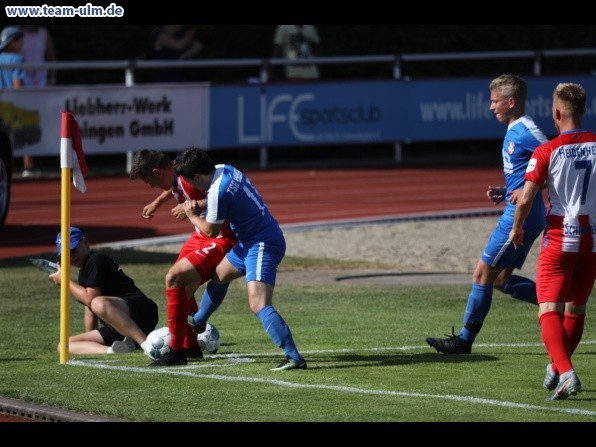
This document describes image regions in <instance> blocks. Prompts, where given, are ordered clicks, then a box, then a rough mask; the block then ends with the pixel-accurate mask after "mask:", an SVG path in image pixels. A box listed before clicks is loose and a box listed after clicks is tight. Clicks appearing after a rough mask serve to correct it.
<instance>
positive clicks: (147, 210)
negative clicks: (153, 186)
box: [142, 188, 173, 219]
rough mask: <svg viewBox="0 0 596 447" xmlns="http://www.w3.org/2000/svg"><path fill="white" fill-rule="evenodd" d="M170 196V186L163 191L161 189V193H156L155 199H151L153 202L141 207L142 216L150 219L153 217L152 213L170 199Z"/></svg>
mask: <svg viewBox="0 0 596 447" xmlns="http://www.w3.org/2000/svg"><path fill="white" fill-rule="evenodd" d="M170 197H173V196H172V189H171V188H170V189H167V190H165V191H162V193H161V194H160V195H158V196H157V197H156V198H155V200H153V202H151V203H149V204H147V205H145V206H144V207H143V213H142V216H143V218H145V219H151V218H152V217H153V214H155V212H156V211H157V210H158V209H159V207H160V206H162V205H163V204H164V203H165V202H167V201H168V200H170Z"/></svg>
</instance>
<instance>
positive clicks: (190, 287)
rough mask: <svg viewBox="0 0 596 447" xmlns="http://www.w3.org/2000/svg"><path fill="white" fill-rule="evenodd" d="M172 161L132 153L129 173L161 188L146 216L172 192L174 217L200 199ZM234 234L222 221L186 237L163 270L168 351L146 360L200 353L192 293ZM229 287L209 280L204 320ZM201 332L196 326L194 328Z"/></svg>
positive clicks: (179, 361)
mask: <svg viewBox="0 0 596 447" xmlns="http://www.w3.org/2000/svg"><path fill="white" fill-rule="evenodd" d="M173 166H174V161H173V160H172V159H171V158H169V157H168V156H167V155H165V154H163V153H161V152H158V151H154V150H149V149H143V150H141V151H139V152H137V153H135V155H134V157H133V162H132V167H131V171H130V178H131V179H132V180H135V179H137V178H138V179H141V180H142V181H143V182H145V183H146V184H147V185H149V186H151V187H152V188H160V189H163V190H164V191H163V192H162V193H161V194H160V195H159V196H158V197H157V198H156V199H155V200H154V201H153V202H151V203H150V204H148V205H146V206H145V207H144V208H143V217H144V218H147V219H150V218H151V217H152V216H153V213H155V211H156V210H157V209H158V208H159V207H160V206H161V205H162V204H163V203H165V202H166V201H167V200H169V199H170V198H171V197H172V195H173V196H174V197H175V199H176V200H177V202H178V205H177V206H175V207H174V208H173V209H172V210H171V212H172V215H173V216H174V217H176V218H177V219H180V220H183V219H185V218H186V213H185V211H184V207H183V203H184V202H185V201H187V200H199V201H201V200H204V199H205V192H204V191H201V190H199V189H197V188H195V187H194V186H192V185H190V184H189V183H188V182H187V181H186V180H185V179H184V178H182V177H178V176H176V175H175V174H174V169H173ZM236 242H237V240H236V236H235V235H234V233H233V232H232V231H231V229H230V226H229V224H228V223H226V224H225V225H224V226H223V227H222V229H221V232H220V233H219V235H218V236H217V237H215V238H209V237H207V236H205V235H204V234H203V233H201V231H200V230H199V229H198V228H196V227H195V231H194V232H193V234H192V235H191V236H190V237H189V238H188V240H187V241H186V242H185V243H184V245H183V246H182V248H181V249H180V253H179V254H178V259H176V262H175V263H174V265H173V266H172V267H171V268H170V270H169V271H168V273H167V274H166V297H167V307H166V311H167V312H166V314H167V317H168V328H169V329H170V334H171V339H170V351H169V352H168V353H167V354H166V355H165V356H163V357H161V358H159V359H157V360H154V361H153V362H152V363H151V364H150V366H171V365H185V364H186V363H187V359H189V358H191V359H200V358H202V357H203V354H202V352H201V349H200V348H199V346H198V342H197V334H196V333H195V331H193V327H192V326H191V325H190V324H189V323H188V320H187V319H188V315H189V314H191V315H192V314H194V313H195V312H197V310H198V306H197V302H196V300H195V297H194V293H195V291H196V290H197V289H198V288H199V286H200V285H201V284H203V283H205V282H207V281H209V279H210V278H211V276H212V274H213V271H214V270H215V267H216V266H217V264H219V261H221V260H222V259H223V257H224V256H225V254H226V253H227V252H228V251H229V250H230V249H231V248H232V247H233V246H234V245H235V244H236ZM227 290H228V285H227V284H218V283H217V282H215V281H209V283H208V284H207V287H206V288H205V291H204V293H203V298H202V299H201V310H202V311H204V312H203V314H204V322H203V323H204V324H206V322H207V318H209V316H210V315H211V314H212V313H213V312H214V311H215V309H217V307H219V305H220V304H221V302H222V301H223V299H224V297H225V295H226V292H227ZM197 331H199V332H200V329H197Z"/></svg>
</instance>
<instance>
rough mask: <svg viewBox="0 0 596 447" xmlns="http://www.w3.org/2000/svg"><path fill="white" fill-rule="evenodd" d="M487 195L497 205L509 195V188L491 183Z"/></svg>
mask: <svg viewBox="0 0 596 447" xmlns="http://www.w3.org/2000/svg"><path fill="white" fill-rule="evenodd" d="M486 197H488V198H489V199H490V200H491V201H492V202H493V203H494V204H495V205H498V204H499V203H501V202H502V201H503V200H505V197H507V189H505V188H502V187H500V186H491V185H489V187H488V190H487V191H486Z"/></svg>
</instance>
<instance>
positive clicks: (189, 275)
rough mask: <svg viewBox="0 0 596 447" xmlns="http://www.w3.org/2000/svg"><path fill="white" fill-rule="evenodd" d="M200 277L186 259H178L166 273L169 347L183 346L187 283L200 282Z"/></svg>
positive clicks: (176, 349)
mask: <svg viewBox="0 0 596 447" xmlns="http://www.w3.org/2000/svg"><path fill="white" fill-rule="evenodd" d="M200 282H201V277H200V275H199V272H198V271H197V270H196V268H195V266H194V265H193V264H192V263H191V262H190V261H189V260H188V259H187V258H182V259H179V260H178V261H177V262H176V263H175V264H174V265H173V266H172V267H171V268H170V270H169V271H168V273H167V274H166V297H167V305H166V314H167V318H168V327H169V329H170V348H171V349H173V350H175V351H179V350H181V349H183V348H184V339H185V337H186V334H187V328H188V323H187V316H188V296H187V293H186V288H187V286H188V285H189V284H200Z"/></svg>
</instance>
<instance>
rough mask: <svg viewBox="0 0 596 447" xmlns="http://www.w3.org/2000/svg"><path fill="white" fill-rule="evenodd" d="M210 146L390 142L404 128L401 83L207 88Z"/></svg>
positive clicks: (376, 82)
mask: <svg viewBox="0 0 596 447" xmlns="http://www.w3.org/2000/svg"><path fill="white" fill-rule="evenodd" d="M210 93H211V98H210V117H211V148H217V147H237V146H253V147H254V146H255V145H256V146H260V145H266V146H272V145H305V144H319V145H324V144H339V143H344V144H345V143H368V142H384V141H392V140H394V139H395V138H396V137H397V136H399V135H403V134H404V132H405V122H404V118H405V113H406V108H405V107H402V104H401V103H403V98H404V96H405V85H404V84H403V83H401V82H396V81H392V80H388V81H375V82H360V83H353V82H333V83H331V82H329V83H323V82H317V83H305V84H283V85H279V84H274V85H266V84H265V85H243V86H212V87H211V92H210Z"/></svg>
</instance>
